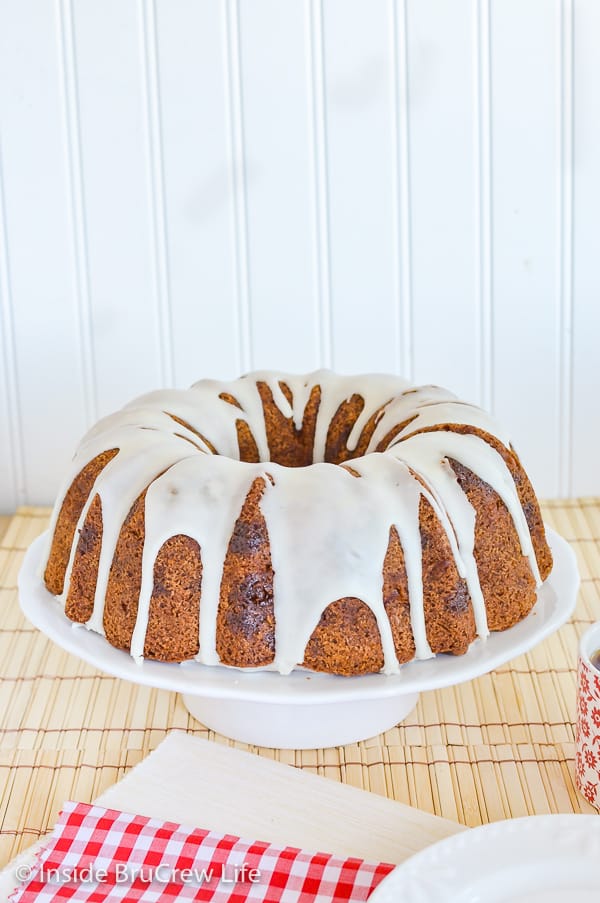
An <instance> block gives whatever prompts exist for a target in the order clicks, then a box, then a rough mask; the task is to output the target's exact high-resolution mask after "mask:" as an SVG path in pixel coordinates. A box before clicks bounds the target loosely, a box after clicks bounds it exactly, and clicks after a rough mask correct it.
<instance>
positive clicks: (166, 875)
mask: <svg viewBox="0 0 600 903" xmlns="http://www.w3.org/2000/svg"><path fill="white" fill-rule="evenodd" d="M393 868H394V866H393V865H389V864H387V863H368V862H364V861H363V860H362V859H338V858H336V857H335V856H332V855H330V854H328V853H309V852H304V851H303V850H299V849H296V848H295V847H284V848H280V847H275V846H273V845H272V844H269V843H263V842H262V841H247V840H242V839H240V838H239V837H234V836H233V835H229V834H225V835H223V834H216V833H214V832H211V831H203V830H201V829H200V828H186V827H182V826H181V825H177V824H174V823H173V822H162V821H159V820H157V819H153V818H146V817H144V816H141V815H130V814H129V813H126V812H118V811H116V810H114V809H104V808H103V807H101V806H90V805H87V804H84V803H67V804H66V805H65V808H64V809H63V811H62V812H61V815H60V817H59V820H58V822H57V823H56V826H55V828H54V832H53V834H52V837H51V839H50V842H49V845H48V846H47V847H46V848H45V849H44V851H43V852H42V853H41V855H40V856H39V858H38V860H37V862H36V863H35V865H34V866H32V869H31V874H30V875H29V877H28V878H27V879H26V880H25V881H23V883H22V884H21V885H20V886H19V888H18V889H17V890H16V891H15V892H14V894H13V896H12V897H11V900H13V901H14V903H30V901H33V900H35V901H40V903H45V901H49V900H61V901H62V900H72V901H74V903H83V901H87V903H104V901H107V903H113V901H118V900H128V901H129V900H132V901H141V903H146V901H148V903H150V901H152V903H159V901H161V903H162V901H165V903H166V901H169V903H171V901H178V900H205V901H214V903H226V901H227V903H246V901H252V903H258V901H260V903H263V901H264V903H295V901H301V903H312V901H314V903H325V901H342V900H346V901H359V900H367V898H368V897H369V895H370V893H371V892H372V891H373V890H374V889H375V887H376V886H377V885H378V884H379V882H380V881H381V880H382V879H383V878H384V877H385V876H386V875H387V874H388V873H389V872H390V871H391V870H392V869H393ZM203 870H204V871H203ZM253 870H255V871H253ZM23 877H24V875H23V874H22V873H21V874H17V879H19V880H23Z"/></svg>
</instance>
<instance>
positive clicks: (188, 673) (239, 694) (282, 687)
mask: <svg viewBox="0 0 600 903" xmlns="http://www.w3.org/2000/svg"><path fill="white" fill-rule="evenodd" d="M546 534H547V537H548V542H549V544H550V548H551V549H552V554H553V556H554V567H553V569H552V572H551V573H550V576H549V577H548V579H547V580H546V581H545V583H544V584H543V586H541V587H540V588H539V590H538V600H537V603H536V605H535V606H534V608H533V609H532V611H531V612H530V613H529V615H528V616H527V617H526V618H524V619H523V620H522V621H520V622H519V623H518V624H515V625H514V627H511V628H509V629H508V630H504V631H500V632H498V633H493V634H491V635H490V636H489V637H488V638H487V639H486V640H479V639H477V640H475V641H474V642H473V643H472V644H471V646H470V648H469V651H468V653H467V654H466V655H462V656H455V655H437V656H435V657H434V658H431V659H426V660H424V661H412V662H408V663H407V664H405V665H403V666H402V668H401V670H400V673H399V674H394V675H386V674H367V675H361V676H358V677H352V678H348V677H337V676H335V675H332V674H320V673H316V672H313V671H306V670H304V669H297V670H295V671H293V672H292V673H291V674H287V675H281V674H278V673H276V672H274V671H270V670H253V669H244V671H240V670H239V669H237V668H228V667H224V666H211V667H209V666H206V665H202V664H200V663H199V662H184V663H183V664H172V663H165V662H157V661H149V660H144V661H143V662H141V663H137V662H135V661H134V660H133V659H132V658H131V656H130V655H129V654H128V653H127V652H123V651H122V650H120V649H114V648H113V647H112V646H109V645H108V643H107V642H106V640H105V639H104V637H102V636H100V635H99V634H96V633H93V632H92V631H89V630H86V629H85V627H84V626H83V625H81V624H73V623H72V622H71V621H69V620H68V619H67V618H65V616H64V612H63V610H62V607H61V606H60V604H59V603H58V601H57V600H56V598H55V597H54V596H52V595H51V594H50V593H49V592H48V591H47V590H46V588H45V586H44V584H43V581H42V579H41V577H40V574H41V572H42V569H43V567H42V560H43V555H44V552H45V549H46V543H47V539H46V536H47V534H43V535H42V536H40V537H38V539H36V540H35V541H34V542H33V543H32V545H31V546H30V547H29V549H28V551H27V553H26V555H25V559H24V561H23V566H22V568H21V572H20V574H19V590H20V593H19V596H20V604H21V608H22V610H23V612H24V614H25V615H26V617H27V618H28V619H29V620H30V621H31V622H32V624H34V625H35V626H36V627H38V628H39V629H40V630H41V631H42V632H43V633H45V634H46V635H47V636H49V637H50V638H51V639H52V640H54V642H55V643H57V644H58V645H59V646H61V647H62V648H63V649H66V650H67V651H68V652H71V653H72V654H74V655H77V656H78V657H79V658H82V659H84V660H85V661H87V662H88V664H91V665H93V666H95V667H97V668H100V669H101V670H103V671H106V672H107V673H109V674H112V675H114V676H115V677H121V678H123V679H125V680H131V681H133V682H134V683H140V684H146V685H147V686H153V687H157V688H160V689H166V690H175V691H177V692H180V693H194V694H202V695H204V696H210V697H211V698H213V699H240V700H243V701H244V702H277V703H279V704H286V703H287V704H292V705H293V704H295V703H300V704H301V703H310V704H311V705H314V704H315V703H340V702H344V701H349V702H352V703H353V704H354V703H356V702H357V700H373V699H382V698H389V697H397V696H402V695H405V694H408V693H415V692H421V691H423V690H431V689H439V688H441V687H447V686H452V685H453V684H457V683H462V682H463V681H465V680H471V679H472V678H473V677H478V676H479V675H480V674H486V673H487V672H489V671H491V670H492V669H493V668H496V667H498V666H499V665H503V664H504V663H505V662H507V661H509V660H510V659H511V658H514V657H515V656H517V655H520V654H521V653H523V652H527V651H528V650H529V649H531V648H532V647H533V646H535V645H536V644H537V643H539V642H540V641H541V640H543V639H545V637H547V636H549V635H550V634H551V633H553V632H554V631H555V630H557V629H558V628H559V627H561V626H562V625H563V624H564V623H565V621H567V620H568V618H569V616H570V615H571V613H572V611H573V609H574V608H575V602H576V599H577V591H578V589H579V574H578V571H577V563H576V560H575V554H574V552H573V550H572V548H571V547H570V546H569V544H568V543H567V542H566V540H564V539H563V538H562V537H561V536H559V534H558V533H556V532H555V531H554V530H552V529H551V528H549V527H546ZM242 677H243V679H240V678H242Z"/></svg>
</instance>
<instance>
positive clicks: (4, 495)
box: [0, 145, 25, 512]
mask: <svg viewBox="0 0 600 903" xmlns="http://www.w3.org/2000/svg"><path fill="white" fill-rule="evenodd" d="M6 231H7V230H6V214H5V208H4V178H3V173H2V147H1V145H0V512H1V511H14V509H15V508H16V507H17V505H19V504H20V503H21V502H22V501H23V500H24V498H25V486H24V484H23V474H22V472H20V471H22V464H23V441H22V436H21V423H20V415H19V397H18V386H17V382H16V380H17V371H16V360H15V356H14V330H13V325H12V293H11V283H10V268H9V260H8V244H7V234H6Z"/></svg>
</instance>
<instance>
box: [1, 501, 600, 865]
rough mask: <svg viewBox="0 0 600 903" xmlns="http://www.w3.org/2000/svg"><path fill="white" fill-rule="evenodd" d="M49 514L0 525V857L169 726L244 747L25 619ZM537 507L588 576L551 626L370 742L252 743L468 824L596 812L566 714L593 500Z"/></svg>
mask: <svg viewBox="0 0 600 903" xmlns="http://www.w3.org/2000/svg"><path fill="white" fill-rule="evenodd" d="M48 516H49V512H48V510H47V509H42V508H21V509H20V510H19V511H18V512H17V514H16V515H15V516H14V517H12V518H11V519H10V520H9V522H8V524H4V525H0V526H5V527H6V529H5V532H4V535H3V536H2V535H1V534H2V531H1V530H0V537H1V539H0V676H1V677H0V866H1V865H3V864H4V863H5V862H7V861H8V860H9V859H10V858H12V856H14V855H16V853H17V852H18V851H19V850H21V849H22V848H24V847H26V846H28V845H29V844H30V843H31V842H32V841H33V840H35V839H36V838H37V837H38V836H39V835H40V834H41V833H45V832H46V831H47V830H49V829H50V828H51V827H52V825H53V824H54V821H55V819H56V816H57V814H58V811H59V809H60V807H61V804H62V803H63V801H64V800H65V799H69V798H71V799H78V800H82V801H90V800H92V799H93V798H95V797H96V796H98V795H99V794H100V793H101V792H102V791H103V790H105V789H106V788H107V787H109V786H110V785H111V784H113V783H114V782H115V781H117V780H119V778H120V777H122V776H123V774H124V773H125V772H126V771H127V770H128V769H129V768H131V767H132V766H133V765H135V764H136V763H137V762H138V761H140V759H142V758H143V757H144V756H146V755H147V754H148V753H149V752H150V751H151V750H152V749H154V748H155V747H156V746H157V745H158V743H159V742H160V741H161V740H162V738H163V737H164V736H165V734H166V733H167V731H169V730H171V729H172V728H179V729H181V730H186V731H188V732H189V733H192V734H196V735H198V736H202V737H208V738H211V739H214V740H216V741H217V742H220V743H229V744H230V745H237V746H239V747H240V748H246V747H244V745H243V744H234V743H233V741H228V740H226V739H224V738H222V737H219V736H218V735H217V736H215V734H213V732H212V731H208V730H206V729H205V728H203V727H202V725H200V724H198V722H196V721H194V720H193V719H192V718H191V717H190V716H189V715H188V713H187V710H186V709H185V708H184V706H183V704H182V702H181V699H180V697H179V696H177V695H176V694H174V693H169V692H167V691H165V690H153V689H149V688H147V687H140V686H135V685H133V684H129V683H126V682H125V681H121V680H117V679H115V678H112V677H109V676H107V675H105V674H102V673H100V672H98V671H96V670H94V669H93V668H91V667H89V666H88V665H86V664H84V663H82V662H80V661H78V660H77V659H75V658H73V657H71V656H70V655H68V654H67V653H65V652H62V651H61V650H60V649H58V648H57V647H56V646H54V645H53V643H51V642H50V641H49V640H46V639H45V637H44V636H43V635H42V634H40V633H39V632H38V631H37V630H36V629H34V628H33V627H32V626H31V625H30V624H29V623H28V622H27V621H26V620H25V618H24V617H23V616H22V615H21V612H20V609H19V605H18V600H17V589H16V585H17V574H18V571H19V567H20V565H21V561H22V558H23V553H24V551H25V549H26V548H27V546H28V545H29V543H30V542H32V540H33V539H35V537H36V536H38V534H39V533H41V532H42V531H43V530H44V529H45V528H46V525H47V522H48ZM544 516H545V519H546V521H547V523H549V524H550V525H551V526H553V527H554V528H555V529H556V530H558V532H559V533H561V534H562V535H563V536H564V537H565V538H566V539H568V540H569V541H570V542H571V543H572V544H573V546H574V548H575V551H576V553H577V557H578V561H579V567H580V571H581V577H582V587H581V592H580V595H579V600H578V603H577V609H576V612H575V615H574V617H573V619H572V620H571V621H570V622H569V623H568V624H566V625H565V626H564V627H563V628H562V629H561V630H560V631H559V632H558V633H557V634H555V635H554V636H552V637H550V638H549V639H548V640H546V641H545V642H544V643H542V644H541V645H539V646H538V647H536V648H535V649H534V650H533V651H532V652H530V653H528V654H526V655H522V656H519V657H518V658H515V659H513V660H512V661H511V662H509V663H508V664H507V665H505V666H504V667H501V668H498V669H497V670H495V671H493V672H492V673H490V674H487V675H485V676H484V677H480V678H478V679H477V680H473V681H470V682H468V683H466V684H462V685H461V686H458V687H451V688H448V689H445V690H438V691H430V692H427V693H422V694H421V696H420V700H419V704H418V706H417V708H416V709H415V711H414V712H413V713H412V714H411V715H410V716H409V717H408V718H407V719H406V721H404V722H403V723H402V724H401V725H399V726H398V727H396V728H393V729H392V730H389V731H387V732H386V733H385V734H383V735H381V736H379V737H376V738H374V739H372V740H369V741H366V742H363V743H358V744H352V745H349V746H345V747H340V748H337V749H325V750H314V751H313V750H309V751H274V750H267V749H259V750H256V748H254V750H255V751H258V752H259V754H260V755H264V756H270V757H273V758H275V759H278V760H280V761H283V762H287V763H289V764H292V765H295V766H297V767H300V768H303V769H307V770H309V771H313V772H316V773H318V774H321V775H324V776H326V777H328V778H332V779H334V780H337V781H343V782H345V783H348V784H353V785H354V786H357V787H360V788H363V789H366V790H371V791H374V792H375V793H380V794H383V795H384V796H388V797H390V798H392V799H397V800H401V801H402V802H404V803H407V804H409V805H412V806H417V807H419V808H420V809H424V810H426V811H428V812H432V813H435V814H438V815H442V816H445V817H446V818H450V819H454V820H455V821H458V822H461V823H462V824H465V825H478V824H482V823H484V822H488V821H495V820H498V819H502V818H511V817H517V816H521V815H528V814H543V813H549V812H594V811H595V810H593V809H592V808H591V807H590V806H588V804H587V803H586V802H585V801H584V800H582V799H581V798H580V796H579V794H578V793H577V792H576V790H575V787H574V783H573V741H574V725H573V720H574V712H575V665H576V658H577V638H578V636H579V635H580V634H581V633H582V632H583V630H585V628H586V626H587V625H588V624H589V623H591V622H592V621H594V620H598V619H600V499H579V500H567V501H551V502H548V503H546V504H545V505H544Z"/></svg>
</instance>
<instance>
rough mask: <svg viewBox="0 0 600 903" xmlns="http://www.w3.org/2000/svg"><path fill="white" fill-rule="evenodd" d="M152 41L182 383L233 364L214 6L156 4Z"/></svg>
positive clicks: (228, 200) (221, 37)
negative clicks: (155, 49) (154, 44)
mask: <svg viewBox="0 0 600 903" xmlns="http://www.w3.org/2000/svg"><path fill="white" fill-rule="evenodd" d="M157 38H158V63H159V65H158V72H159V87H160V110H161V124H162V146H163V153H164V173H165V192H166V205H165V206H166V219H167V236H168V264H169V288H170V303H171V328H172V333H173V358H174V370H175V381H176V383H177V385H180V386H185V385H189V384H190V383H192V382H194V381H195V380H197V379H200V378H201V377H203V376H211V377H213V378H216V379H218V378H230V377H233V376H235V375H236V374H237V373H238V371H239V369H240V360H239V355H238V343H237V336H236V334H235V331H233V330H232V323H235V318H236V288H235V253H234V243H233V218H232V205H233V196H232V173H231V166H232V160H231V158H230V151H229V145H228V117H227V102H228V101H227V90H226V78H225V64H226V61H225V55H226V53H225V23H224V17H223V12H222V7H221V6H220V5H219V4H216V3H202V4H200V3H197V4H190V3H186V2H184V0H177V2H171V0H160V2H159V3H158V7H157ZM239 163H240V161H239V160H238V161H237V164H236V165H239Z"/></svg>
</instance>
